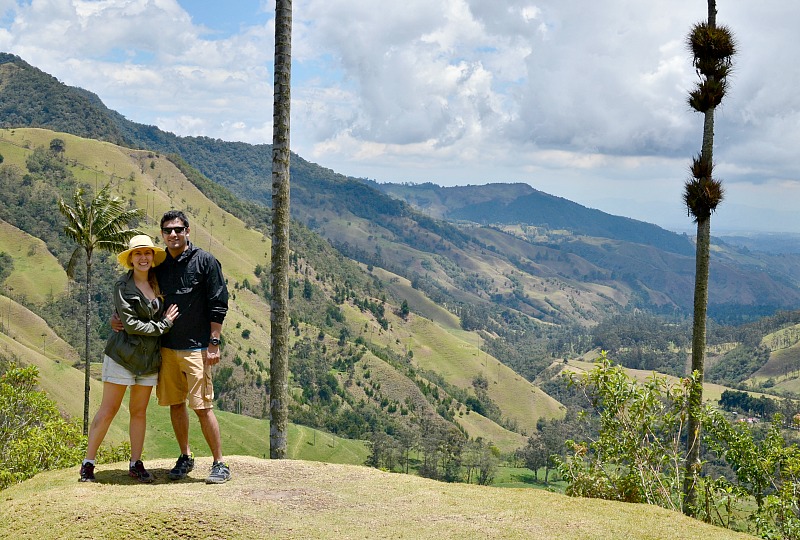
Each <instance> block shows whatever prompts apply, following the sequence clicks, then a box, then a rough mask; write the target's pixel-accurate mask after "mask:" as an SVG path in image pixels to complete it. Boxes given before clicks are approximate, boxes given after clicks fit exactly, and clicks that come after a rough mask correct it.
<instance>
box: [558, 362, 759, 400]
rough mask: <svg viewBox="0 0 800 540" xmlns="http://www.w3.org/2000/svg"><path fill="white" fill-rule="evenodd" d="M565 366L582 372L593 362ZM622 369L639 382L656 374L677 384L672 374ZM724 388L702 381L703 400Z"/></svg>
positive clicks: (591, 366)
mask: <svg viewBox="0 0 800 540" xmlns="http://www.w3.org/2000/svg"><path fill="white" fill-rule="evenodd" d="M567 366H568V368H570V370H571V371H574V372H576V373H583V372H586V371H590V370H592V369H594V367H595V364H594V363H593V362H588V361H582V360H569V361H568V363H567ZM624 370H625V373H627V374H628V376H629V377H631V378H632V379H634V380H637V381H640V382H644V381H646V380H647V379H649V378H650V377H652V376H653V375H654V374H655V375H656V376H658V377H661V378H663V379H667V380H668V381H670V382H671V383H674V384H677V383H678V381H679V379H678V378H677V377H674V376H672V375H665V374H663V373H657V372H654V371H647V370H645V369H630V368H624ZM725 390H730V388H728V387H727V386H723V385H721V384H714V383H709V382H704V383H703V401H706V402H708V401H711V402H717V401H719V398H720V397H721V396H722V393H723V392H724V391H725ZM748 393H749V394H752V395H754V396H762V395H764V394H760V393H758V392H748Z"/></svg>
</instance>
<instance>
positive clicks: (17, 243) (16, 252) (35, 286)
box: [0, 150, 67, 303]
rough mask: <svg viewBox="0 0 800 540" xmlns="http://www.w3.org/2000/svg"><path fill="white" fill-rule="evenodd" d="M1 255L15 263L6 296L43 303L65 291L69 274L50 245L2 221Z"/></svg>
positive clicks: (0, 228) (6, 283) (0, 235)
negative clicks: (48, 248)
mask: <svg viewBox="0 0 800 540" xmlns="http://www.w3.org/2000/svg"><path fill="white" fill-rule="evenodd" d="M0 153H2V151H1V150H0ZM0 252H5V253H7V254H8V255H9V256H11V258H12V259H13V260H14V270H13V271H12V272H11V275H9V276H8V278H6V280H5V282H4V283H3V290H4V292H6V293H7V294H9V295H12V296H14V297H25V298H26V299H27V300H28V301H29V302H34V303H41V302H44V301H45V300H46V298H47V295H49V294H51V295H54V296H57V295H59V294H61V293H62V292H63V291H65V290H66V288H67V274H66V272H64V269H63V268H62V267H61V265H60V264H59V263H58V260H57V259H56V258H55V257H54V256H53V255H52V254H51V253H50V252H49V251H47V245H46V244H45V243H44V242H42V241H41V240H39V239H38V238H35V237H33V236H31V235H29V234H26V233H25V232H23V231H21V230H19V229H17V228H16V227H14V226H13V225H10V224H8V223H6V222H5V221H2V220H0Z"/></svg>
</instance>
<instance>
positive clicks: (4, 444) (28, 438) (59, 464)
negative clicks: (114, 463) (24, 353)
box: [0, 366, 86, 489]
mask: <svg viewBox="0 0 800 540" xmlns="http://www.w3.org/2000/svg"><path fill="white" fill-rule="evenodd" d="M38 374H39V372H38V370H37V369H36V368H35V367H32V366H31V367H25V368H18V367H12V368H11V369H9V370H8V371H7V372H6V373H5V374H4V375H3V376H2V377H0V489H4V488H7V487H8V486H10V485H12V484H15V483H18V482H22V481H23V480H26V479H28V478H31V477H33V476H34V475H35V474H36V473H39V472H41V471H46V470H50V469H59V468H65V467H71V466H73V465H77V464H78V463H80V461H81V458H82V457H83V453H84V450H85V441H86V439H85V438H84V437H83V436H82V435H81V427H80V425H78V423H77V422H68V421H67V420H65V419H64V418H63V417H62V416H61V414H60V413H59V411H58V407H57V406H56V404H55V403H54V402H53V401H52V400H51V399H50V398H48V397H47V395H46V394H45V393H44V392H41V391H37V390H35V385H36V381H37V377H38Z"/></svg>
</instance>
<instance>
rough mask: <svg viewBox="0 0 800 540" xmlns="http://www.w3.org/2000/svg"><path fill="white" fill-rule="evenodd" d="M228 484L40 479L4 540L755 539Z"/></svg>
mask: <svg viewBox="0 0 800 540" xmlns="http://www.w3.org/2000/svg"><path fill="white" fill-rule="evenodd" d="M228 463H229V465H230V466H231V471H232V473H233V478H232V480H231V481H230V482H228V483H227V484H224V485H221V486H211V485H206V484H205V483H204V482H203V479H204V477H205V474H206V473H207V470H208V468H209V466H210V464H211V460H210V458H199V459H198V460H197V464H196V467H195V471H194V472H192V473H191V474H190V478H189V479H187V480H183V481H180V482H170V481H169V480H168V479H166V476H167V471H168V469H169V468H170V467H171V466H172V464H173V463H172V461H171V460H153V461H150V462H147V466H148V467H149V468H150V470H151V471H152V472H153V473H154V474H155V475H156V477H157V480H156V482H155V483H154V484H148V485H145V484H138V483H136V482H135V481H134V480H132V479H130V478H128V476H127V470H126V467H127V464H116V465H100V466H98V469H97V473H96V474H97V480H98V481H97V482H96V483H94V484H81V483H79V482H78V481H77V480H78V468H77V467H74V468H72V469H69V470H62V471H53V472H48V473H43V474H40V475H38V476H36V477H35V478H33V479H31V480H29V481H27V482H24V483H23V484H19V485H17V486H14V487H12V488H10V489H8V490H6V491H4V492H3V497H2V500H0V515H2V516H4V519H3V522H4V523H3V527H2V528H0V537H1V538H14V539H24V538H36V539H49V538H127V539H137V538H142V539H145V538H147V539H153V538H195V539H207V538H208V539H210V538H228V539H237V538H242V539H250V538H304V539H305V538H413V539H424V538H436V539H447V538H453V539H456V538H458V539H463V538H548V539H552V540H558V539H564V540H578V539H592V540H601V539H609V540H610V539H614V540H622V539H626V538H627V539H633V538H636V539H642V538H648V539H670V540H671V539H674V538H703V539H704V540H717V539H719V540H722V539H726V540H729V539H736V538H741V539H745V538H751V537H749V536H747V535H744V534H736V533H733V532H731V531H727V530H724V529H718V528H715V527H712V526H710V525H706V524H704V523H701V522H698V521H695V520H692V519H689V518H687V517H685V516H683V515H682V514H678V513H675V512H669V511H667V510H664V509H662V508H657V507H652V506H646V505H632V504H624V503H614V502H609V501H601V500H596V499H577V498H569V497H565V496H563V495H558V494H555V493H548V492H544V491H539V490H530V489H498V488H491V487H481V486H476V485H467V484H444V483H440V482H435V481H432V480H427V479H424V478H419V477H415V476H408V475H400V474H391V473H385V472H381V471H378V470H375V469H371V468H368V467H359V466H353V465H333V464H328V463H318V462H309V461H293V460H281V461H270V460H263V459H259V458H254V457H244V456H236V457H230V458H229V459H228Z"/></svg>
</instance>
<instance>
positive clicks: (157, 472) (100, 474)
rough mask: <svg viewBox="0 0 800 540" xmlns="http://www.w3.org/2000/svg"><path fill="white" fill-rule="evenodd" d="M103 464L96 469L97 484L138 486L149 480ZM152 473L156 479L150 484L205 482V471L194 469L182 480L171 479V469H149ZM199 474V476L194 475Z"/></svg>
mask: <svg viewBox="0 0 800 540" xmlns="http://www.w3.org/2000/svg"><path fill="white" fill-rule="evenodd" d="M102 467H103V465H97V468H96V469H95V471H94V477H95V483H96V484H114V485H131V486H137V485H139V484H146V483H148V482H140V481H139V480H137V479H136V478H133V477H131V476H129V475H128V471H126V470H124V469H110V470H103V469H102ZM148 471H150V474H152V475H153V478H154V480H153V481H152V482H149V483H150V484H181V483H197V482H205V481H206V479H205V472H203V471H200V472H198V471H193V472H191V473H189V476H187V477H186V478H183V479H182V480H170V478H169V471H170V469H148ZM194 474H197V476H193V475H194Z"/></svg>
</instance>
